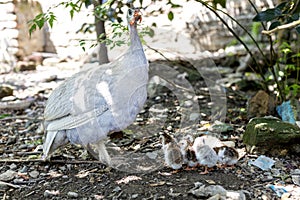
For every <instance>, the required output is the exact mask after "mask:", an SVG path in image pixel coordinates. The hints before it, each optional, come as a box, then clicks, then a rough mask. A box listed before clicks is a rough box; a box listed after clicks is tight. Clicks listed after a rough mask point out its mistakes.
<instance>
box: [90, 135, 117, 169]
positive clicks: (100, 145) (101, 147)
mask: <svg viewBox="0 0 300 200" xmlns="http://www.w3.org/2000/svg"><path fill="white" fill-rule="evenodd" d="M86 149H87V150H88V152H89V153H90V154H91V155H92V156H93V157H94V158H96V159H98V160H100V161H101V162H103V163H104V164H106V165H110V164H111V159H110V156H109V155H108V153H107V150H106V147H105V141H104V140H100V141H99V142H97V143H94V144H88V145H87V146H86ZM95 150H96V151H95Z"/></svg>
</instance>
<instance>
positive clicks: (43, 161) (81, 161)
mask: <svg viewBox="0 0 300 200" xmlns="http://www.w3.org/2000/svg"><path fill="white" fill-rule="evenodd" d="M30 162H35V163H53V164H56V163H63V164H102V165H104V164H103V162H101V161H98V160H50V161H48V160H46V161H45V160H43V159H32V160H20V159H19V160H17V159H10V160H8V159H4V160H0V163H30Z"/></svg>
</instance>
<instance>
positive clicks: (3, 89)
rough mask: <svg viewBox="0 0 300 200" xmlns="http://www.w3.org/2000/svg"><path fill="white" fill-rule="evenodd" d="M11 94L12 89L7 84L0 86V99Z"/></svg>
mask: <svg viewBox="0 0 300 200" xmlns="http://www.w3.org/2000/svg"><path fill="white" fill-rule="evenodd" d="M11 95H13V89H12V88H10V87H7V86H0V99H1V98H3V97H7V96H11Z"/></svg>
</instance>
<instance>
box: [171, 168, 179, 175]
mask: <svg viewBox="0 0 300 200" xmlns="http://www.w3.org/2000/svg"><path fill="white" fill-rule="evenodd" d="M180 171H181V170H180V169H176V170H174V171H171V174H177V173H178V172H180Z"/></svg>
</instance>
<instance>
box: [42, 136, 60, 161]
mask: <svg viewBox="0 0 300 200" xmlns="http://www.w3.org/2000/svg"><path fill="white" fill-rule="evenodd" d="M57 132H58V131H47V134H46V138H45V141H44V144H43V157H42V158H43V159H44V160H46V159H47V157H48V156H49V154H50V153H51V152H50V149H51V147H52V144H53V141H54V139H55V137H56V134H57Z"/></svg>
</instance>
